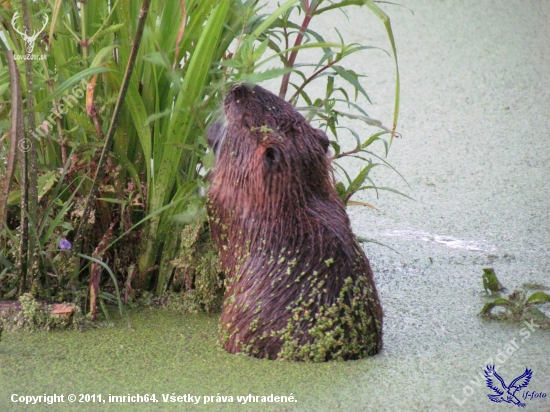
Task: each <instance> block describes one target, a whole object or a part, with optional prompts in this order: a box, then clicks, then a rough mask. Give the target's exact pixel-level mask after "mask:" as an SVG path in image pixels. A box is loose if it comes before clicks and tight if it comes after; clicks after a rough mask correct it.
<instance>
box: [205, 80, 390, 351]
mask: <svg viewBox="0 0 550 412" xmlns="http://www.w3.org/2000/svg"><path fill="white" fill-rule="evenodd" d="M224 111H225V116H226V119H227V124H226V125H222V124H220V123H216V124H215V125H214V126H213V127H211V129H210V130H209V133H208V141H209V144H210V146H211V147H212V148H213V149H214V152H215V156H216V160H215V164H214V167H213V170H212V174H211V187H210V189H209V192H208V214H209V217H210V224H211V230H212V236H213V239H214V240H215V242H216V243H217V245H218V247H219V250H220V260H221V264H222V268H223V270H224V273H225V276H226V292H225V296H224V304H223V310H222V315H221V321H220V339H221V341H222V345H223V347H224V348H225V349H226V350H227V351H228V352H231V353H237V352H246V353H249V354H250V355H252V356H255V357H258V358H269V359H275V358H280V359H295V360H314V361H324V360H329V359H357V358H361V357H363V356H366V355H373V354H375V353H377V352H378V351H379V350H380V348H381V346H382V308H381V305H380V301H379V298H378V295H377V292H376V288H375V285H374V280H373V274H372V270H371V268H370V265H369V261H368V259H367V258H366V256H365V254H364V252H363V250H362V249H361V247H360V246H359V245H358V243H357V241H356V239H355V237H354V235H353V233H352V230H351V226H350V222H349V219H348V216H347V214H346V212H345V209H344V207H343V205H342V202H341V200H340V198H339V197H338V195H337V193H336V191H335V189H334V186H333V179H332V173H331V166H330V160H329V159H328V158H327V149H328V145H329V142H328V138H327V137H326V135H325V133H324V132H323V131H321V130H319V129H315V128H313V127H311V126H310V125H309V124H308V123H307V121H306V120H305V119H304V118H303V117H302V116H301V115H300V114H299V113H298V112H297V111H296V109H295V108H294V107H293V106H292V105H290V104H289V103H287V102H286V101H284V100H283V99H280V98H279V97H277V96H275V95H274V94H272V93H270V92H268V91H267V90H265V89H263V88H261V87H259V86H255V87H252V86H250V85H246V84H239V85H236V86H234V87H233V88H232V89H231V91H230V92H229V94H228V95H227V97H226V99H225V101H224ZM331 308H332V309H331ZM350 308H354V309H350ZM346 316H347V318H346V319H347V320H346V321H344V320H342V319H344V317H346ZM331 334H332V335H331Z"/></svg>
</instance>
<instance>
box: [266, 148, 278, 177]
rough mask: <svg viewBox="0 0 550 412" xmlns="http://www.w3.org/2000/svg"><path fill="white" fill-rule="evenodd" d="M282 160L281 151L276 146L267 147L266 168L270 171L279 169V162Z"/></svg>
mask: <svg viewBox="0 0 550 412" xmlns="http://www.w3.org/2000/svg"><path fill="white" fill-rule="evenodd" d="M280 161H281V151H280V150H279V149H278V148H277V147H275V146H270V147H268V148H267V149H265V152H264V163H265V166H266V169H267V170H268V171H270V172H272V171H275V170H277V168H278V167H279V163H280Z"/></svg>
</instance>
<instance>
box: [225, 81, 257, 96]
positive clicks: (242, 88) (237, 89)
mask: <svg viewBox="0 0 550 412" xmlns="http://www.w3.org/2000/svg"><path fill="white" fill-rule="evenodd" d="M253 89H254V85H253V84H251V83H236V84H234V85H233V87H231V90H230V91H229V95H232V96H233V97H234V98H235V99H239V98H242V97H245V96H247V95H248V94H250V92H252V90H253Z"/></svg>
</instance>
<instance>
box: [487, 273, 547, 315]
mask: <svg viewBox="0 0 550 412" xmlns="http://www.w3.org/2000/svg"><path fill="white" fill-rule="evenodd" d="M483 270H484V277H483V279H482V280H483V287H484V288H485V291H486V293H487V289H489V290H491V292H492V294H497V295H500V292H501V291H502V290H503V289H504V288H503V287H502V285H501V284H500V282H498V279H497V278H496V275H495V273H494V270H492V269H489V271H492V274H491V273H490V272H489V275H490V280H491V281H490V282H489V284H491V285H493V286H498V287H496V288H495V287H493V288H491V287H489V286H488V284H487V280H486V277H485V275H487V274H488V272H487V269H483ZM495 280H496V282H497V283H495ZM535 286H536V288H541V286H542V285H535ZM525 289H530V288H528V287H527V288H525ZM544 303H550V295H549V294H547V293H545V292H542V291H540V290H539V291H536V292H534V293H532V294H531V295H529V296H527V293H526V291H524V290H514V291H513V292H512V293H511V294H510V295H508V297H507V298H503V297H497V298H496V299H494V300H492V301H490V302H487V303H486V304H485V305H484V306H483V308H482V309H481V312H480V315H481V316H483V317H488V318H492V319H501V320H515V321H518V320H521V319H528V318H536V319H537V322H539V323H541V324H542V325H545V326H550V318H548V316H546V315H545V314H544V313H543V312H542V311H541V310H540V309H539V308H538V307H537V306H536V305H540V304H544ZM497 309H501V310H500V311H499V310H497ZM495 311H496V312H497V313H495Z"/></svg>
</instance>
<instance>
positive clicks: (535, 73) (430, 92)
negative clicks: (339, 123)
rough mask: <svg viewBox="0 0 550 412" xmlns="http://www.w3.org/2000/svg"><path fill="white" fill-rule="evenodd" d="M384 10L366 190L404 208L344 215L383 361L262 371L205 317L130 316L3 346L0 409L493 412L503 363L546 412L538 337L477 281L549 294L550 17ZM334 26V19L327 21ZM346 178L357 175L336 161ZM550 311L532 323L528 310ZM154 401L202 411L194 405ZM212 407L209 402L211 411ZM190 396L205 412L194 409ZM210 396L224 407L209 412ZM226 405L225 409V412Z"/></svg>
mask: <svg viewBox="0 0 550 412" xmlns="http://www.w3.org/2000/svg"><path fill="white" fill-rule="evenodd" d="M404 4H405V5H406V6H407V7H409V8H410V9H412V10H413V11H414V14H412V13H411V11H410V10H408V9H406V8H400V7H393V6H389V5H385V4H382V7H383V8H384V9H385V10H387V11H388V13H389V14H390V15H391V17H392V24H393V28H394V32H395V37H396V42H397V45H398V53H399V61H400V70H401V81H402V100H401V117H400V131H401V132H402V134H403V137H402V138H401V139H398V140H396V141H394V144H393V147H392V149H391V152H390V157H389V159H388V160H389V161H390V163H391V164H392V165H393V166H395V167H396V168H397V169H398V170H399V171H400V172H401V173H402V174H403V175H404V176H405V178H406V179H407V181H408V183H409V184H410V187H408V186H407V185H406V184H405V183H403V181H402V180H400V178H399V177H398V176H397V175H394V174H392V173H391V172H389V171H388V170H384V171H381V172H380V173H378V174H376V175H375V177H376V182H377V183H378V184H380V185H381V186H389V187H393V188H396V189H398V190H401V191H403V192H405V193H407V194H409V195H410V196H411V197H413V198H414V199H415V200H414V201H411V200H408V199H406V198H404V197H400V196H397V195H393V194H387V193H382V195H381V197H380V199H375V198H374V197H373V193H364V194H360V195H358V196H357V200H363V201H367V202H369V203H372V204H375V205H376V207H377V208H378V210H377V211H373V210H372V209H368V208H364V209H361V208H358V207H351V208H350V209H349V213H350V216H351V219H352V224H353V226H354V229H355V231H356V233H358V234H359V235H361V236H364V237H369V238H373V239H376V240H377V241H380V242H383V243H385V244H387V245H388V246H390V247H392V248H394V249H396V250H397V251H399V254H398V253H395V252H393V251H392V250H390V249H389V248H385V247H383V246H379V245H376V244H372V243H371V244H367V245H366V246H365V248H366V251H367V255H368V256H369V258H370V259H371V263H372V266H373V269H374V272H375V276H376V282H377V285H378V289H379V293H380V297H381V300H382V304H383V306H384V310H385V324H384V333H385V336H384V345H385V346H384V350H383V351H382V353H381V354H380V355H378V356H375V357H373V358H370V359H364V360H360V361H354V362H345V363H326V364H304V363H285V362H270V361H260V360H256V359H250V358H247V357H244V356H238V355H229V354H226V353H225V352H223V351H222V350H221V349H219V347H218V346H217V344H216V330H217V320H218V319H217V316H206V315H185V316H182V315H178V314H176V313H173V312H168V311H151V310H142V311H136V312H130V313H129V314H128V317H127V318H124V319H121V320H117V321H116V326H115V327H113V328H100V329H96V330H87V331H85V332H73V331H66V332H56V333H48V334H44V333H36V334H24V333H21V334H4V335H3V337H2V341H1V342H0V410H6V411H17V410H33V411H35V410H37V411H38V410H44V411H46V410H47V411H57V410H60V411H63V410H79V411H80V410H116V411H118V410H195V409H196V410H243V411H263V410H281V411H285V410H288V411H337V410H341V411H416V410H418V411H501V410H511V409H515V408H516V406H514V405H511V404H505V403H500V404H497V403H491V402H490V401H489V400H488V398H487V394H489V393H492V392H491V391H490V390H488V389H487V388H486V387H485V384H484V382H483V380H482V378H481V376H480V373H482V371H483V367H484V365H485V364H486V363H487V362H494V363H496V364H501V365H504V368H503V369H502V370H501V373H502V375H503V378H504V381H505V382H506V383H507V384H509V383H510V382H511V381H512V380H513V379H514V378H515V377H517V376H519V375H520V374H521V373H522V372H523V371H524V370H525V368H530V369H532V371H533V377H532V379H531V381H530V383H529V386H528V388H526V390H529V391H531V392H537V393H546V394H547V397H546V398H543V399H540V398H537V399H532V400H529V399H527V400H522V401H524V402H525V403H526V404H527V407H526V410H531V411H549V410H550V331H549V330H548V329H546V330H542V329H539V328H536V326H534V325H533V324H531V325H530V326H527V325H525V324H511V323H499V322H495V321H486V320H484V319H482V318H480V317H479V316H478V313H479V311H480V309H481V307H482V306H483V304H484V303H485V302H486V298H485V296H484V291H483V286H482V283H481V274H482V268H484V267H493V268H494V269H495V272H496V274H497V276H498V277H499V279H500V281H501V282H502V283H503V284H504V286H505V287H506V288H507V289H508V291H509V292H511V291H513V290H514V289H517V288H520V287H521V285H522V284H523V283H526V282H530V283H539V284H543V285H546V286H550V276H549V275H550V263H549V257H550V212H549V211H550V171H549V170H550V144H549V143H548V138H549V137H550V136H549V132H548V131H549V130H550V120H549V119H550V109H549V108H550V54H549V53H548V52H549V46H548V44H549V43H548V40H549V39H550V25H549V24H548V22H549V21H550V4H548V3H547V2H544V1H537V0H524V1H521V2H519V1H507V2H502V1H498V0H483V1H474V0H460V1H459V0H453V1H450V0H439V1H429V2H428V1H420V0H414V1H412V0H411V1H406V2H404ZM356 11H357V12H356V13H350V14H349V15H348V17H349V20H347V17H346V16H344V15H341V14H338V13H337V14H336V15H332V17H331V18H330V19H327V20H320V21H319V22H318V23H317V24H318V26H317V29H319V30H320V29H321V28H323V27H324V28H326V27H332V26H334V25H335V24H336V23H339V27H340V29H341V30H342V31H343V32H344V35H345V38H346V39H347V40H348V41H358V42H361V43H364V44H370V45H378V46H381V47H384V48H385V49H389V46H388V44H387V40H386V39H385V37H384V36H385V34H384V30H383V28H382V26H381V24H380V23H379V21H378V20H376V18H373V17H372V16H369V14H368V13H367V11H366V10H360V9H357V10H356ZM337 20H339V21H337ZM351 64H352V67H353V66H354V67H355V69H356V71H357V72H361V73H366V74H368V75H369V77H368V78H367V79H366V80H365V82H366V83H365V88H366V89H367V91H368V92H369V93H370V97H371V99H372V100H373V101H374V103H375V106H372V107H370V106H366V109H367V111H368V112H369V114H370V115H371V116H372V117H374V118H381V120H383V121H384V122H385V123H386V124H389V123H390V122H391V117H390V116H389V113H391V110H392V101H391V96H392V93H393V90H392V87H393V68H392V61H391V59H390V58H389V57H388V56H387V55H385V54H384V53H382V52H377V53H374V52H373V53H370V52H369V53H366V54H363V55H361V57H360V58H356V60H354V61H352V63H351ZM346 167H347V168H348V170H349V171H350V172H353V171H354V170H355V169H354V168H356V167H357V165H356V164H354V163H351V162H350V163H349V164H346ZM542 309H543V310H546V311H547V312H549V310H548V309H547V308H546V309H545V308H544V307H543V308H542ZM53 393H57V394H64V395H65V398H66V397H67V395H68V394H77V395H78V394H81V393H82V394H90V395H91V394H102V396H103V399H106V398H107V397H108V395H109V394H112V395H118V396H122V395H128V394H130V395H135V394H146V393H148V394H152V393H155V394H156V398H157V400H159V402H157V403H147V404H145V403H140V404H127V403H126V404H123V403H106V404H104V405H96V404H92V403H78V402H77V403H74V404H71V403H68V402H65V403H59V404H55V405H46V404H39V405H35V406H30V405H29V406H25V405H22V404H20V403H12V402H11V401H10V397H11V396H12V394H18V395H34V396H37V395H41V394H47V395H51V394H53ZM162 394H165V395H168V394H169V395H172V394H175V395H176V396H184V395H189V394H190V395H193V396H201V397H202V398H201V399H200V402H199V404H198V405H193V404H191V403H185V402H182V403H172V402H166V403H165V402H163V398H162ZM218 394H219V396H220V398H219V399H220V402H215V400H216V396H217V395H218ZM249 394H252V395H260V396H261V395H263V396H268V395H270V394H273V395H275V396H287V397H288V396H291V394H292V397H293V398H292V399H293V400H296V401H297V402H284V403H261V402H260V403H247V404H243V403H242V402H241V403H238V402H237V399H236V397H237V396H247V395H249ZM204 396H212V398H211V399H212V400H213V402H211V403H208V404H206V405H204ZM221 396H226V402H223V399H222V398H221ZM228 396H233V397H234V401H233V402H228V401H227V399H228V398H227V397H228Z"/></svg>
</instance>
